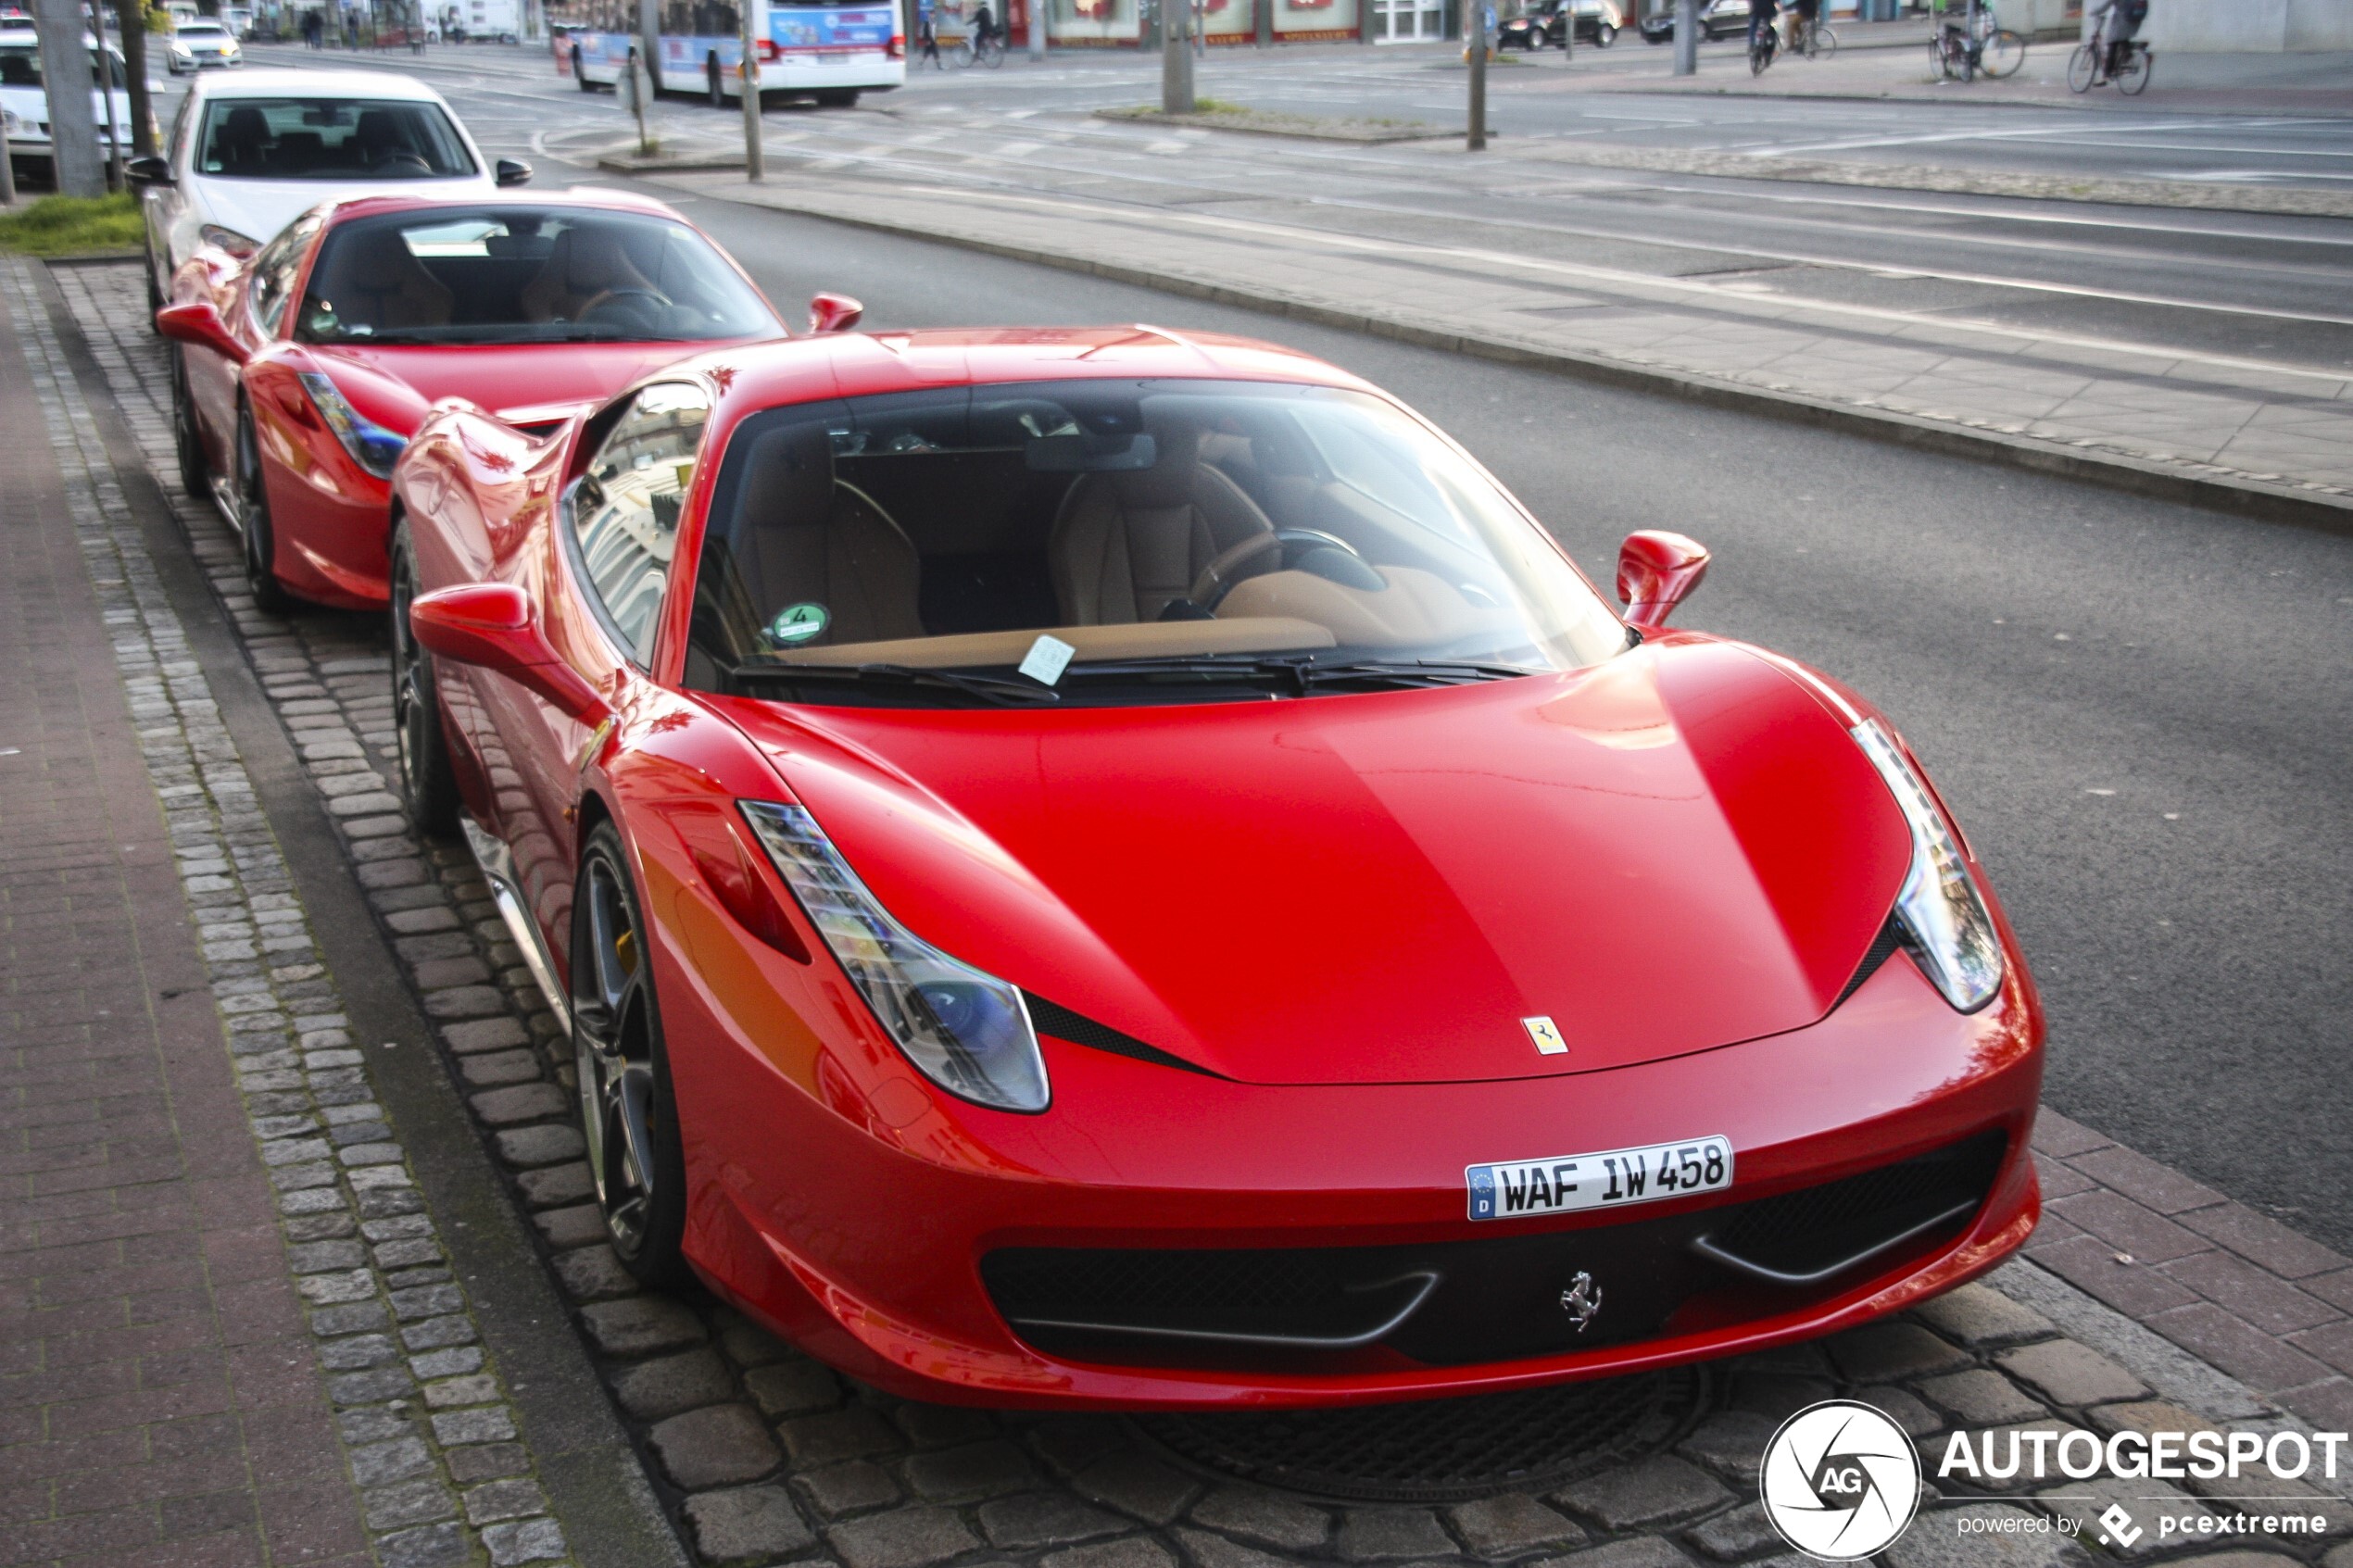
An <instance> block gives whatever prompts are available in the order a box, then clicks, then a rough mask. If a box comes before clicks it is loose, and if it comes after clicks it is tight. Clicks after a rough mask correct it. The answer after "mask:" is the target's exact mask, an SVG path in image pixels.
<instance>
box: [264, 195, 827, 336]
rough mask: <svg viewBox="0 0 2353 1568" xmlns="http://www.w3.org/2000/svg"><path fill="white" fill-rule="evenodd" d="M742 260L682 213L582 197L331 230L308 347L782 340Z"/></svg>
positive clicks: (307, 302)
mask: <svg viewBox="0 0 2353 1568" xmlns="http://www.w3.org/2000/svg"><path fill="white" fill-rule="evenodd" d="M783 335H784V329H783V328H782V327H780V326H779V325H778V324H777V321H776V319H775V317H774V314H773V313H772V312H771V311H770V310H769V309H768V307H767V306H766V305H764V304H763V303H761V298H760V296H759V295H757V294H755V293H754V292H753V291H752V288H751V285H749V283H747V282H744V281H743V279H742V277H741V276H739V275H738V274H737V273H736V270H735V269H734V268H732V267H730V266H729V265H727V263H726V261H725V260H724V259H723V258H722V257H720V255H719V253H718V252H717V251H716V250H714V249H712V248H711V244H710V242H709V241H707V240H705V239H703V238H702V236H700V235H699V234H698V233H696V232H694V231H693V230H692V229H689V228H687V227H686V225H685V224H683V223H674V222H672V221H670V220H667V219H661V218H652V217H644V216H640V215H637V214H635V213H622V212H599V211H596V210H593V209H583V208H580V207H553V208H550V207H497V208H488V209H480V210H474V211H459V212H455V213H453V212H452V211H450V210H449V209H448V208H447V207H435V208H433V209H430V210H428V211H422V212H406V213H396V214H392V215H390V216H387V217H383V218H362V219H356V220H353V221H351V222H348V223H345V224H342V225H340V226H339V227H338V228H336V230H335V231H334V232H333V233H332V234H330V235H329V236H328V237H327V241H326V244H325V245H322V246H321V249H320V252H319V262H318V265H317V266H316V267H314V268H312V269H311V272H310V287H309V292H308V293H307V294H306V295H304V296H303V303H302V314H301V315H300V317H299V318H298V319H297V325H296V338H297V339H298V340H299V341H302V342H305V343H352V342H365V343H436V344H503V343H513V344H525V343H697V342H708V341H712V340H716V339H720V338H741V337H781V336H783Z"/></svg>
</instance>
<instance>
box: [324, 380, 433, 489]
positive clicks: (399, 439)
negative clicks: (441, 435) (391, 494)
mask: <svg viewBox="0 0 2353 1568" xmlns="http://www.w3.org/2000/svg"><path fill="white" fill-rule="evenodd" d="M302 384H303V389H304V390H305V391H307V392H308V393H309V394H310V401H311V402H312V403H314V404H316V405H317V406H318V409H319V417H320V418H321V419H323V420H326V421H327V428H328V429H329V430H332V431H333V432H334V433H335V439H336V440H337V441H340V442H342V443H343V449H344V450H345V451H346V452H348V453H350V454H351V460H352V461H353V462H355V463H358V464H359V466H360V467H361V468H363V469H366V470H368V471H369V472H370V473H371V474H374V475H375V476H376V477H377V478H378V479H389V478H391V477H392V465H393V464H395V463H396V462H398V461H399V460H400V449H401V448H402V447H404V446H406V445H409V438H408V437H407V436H405V435H395V434H394V433H392V432H390V431H388V430H386V429H384V426H382V425H380V424H377V423H376V422H375V421H374V420H369V419H366V418H363V417H362V416H361V415H360V412H359V409H357V408H353V407H352V406H351V403H350V401H349V400H348V399H347V398H346V397H345V396H344V395H343V394H342V393H341V392H339V391H337V390H336V389H335V383H333V382H331V381H329V380H328V379H327V378H326V377H324V376H322V375H321V374H320V373H319V372H318V371H316V370H305V371H303V372H302Z"/></svg>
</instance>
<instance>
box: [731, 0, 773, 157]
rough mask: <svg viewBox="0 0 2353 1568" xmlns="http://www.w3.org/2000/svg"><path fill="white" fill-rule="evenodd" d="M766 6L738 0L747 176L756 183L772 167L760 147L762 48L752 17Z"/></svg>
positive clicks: (757, 1)
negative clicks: (741, 27)
mask: <svg viewBox="0 0 2353 1568" xmlns="http://www.w3.org/2000/svg"><path fill="white" fill-rule="evenodd" d="M766 8H767V7H766V6H762V5H761V3H760V0H736V15H737V16H739V17H741V18H742V19H743V34H744V72H743V82H744V178H745V179H747V180H749V181H750V182H752V183H753V184H755V185H757V184H759V183H760V182H761V181H762V180H764V179H766V178H767V177H768V169H767V166H766V165H765V163H764V162H763V161H762V160H761V150H760V49H759V46H758V40H757V39H755V38H754V37H753V36H752V23H751V19H752V16H753V14H754V13H755V12H758V11H762V10H765V9H766Z"/></svg>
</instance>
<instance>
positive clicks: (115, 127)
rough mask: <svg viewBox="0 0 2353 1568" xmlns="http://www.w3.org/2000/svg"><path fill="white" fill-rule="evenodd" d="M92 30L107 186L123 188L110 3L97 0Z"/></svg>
mask: <svg viewBox="0 0 2353 1568" xmlns="http://www.w3.org/2000/svg"><path fill="white" fill-rule="evenodd" d="M90 20H91V22H92V24H93V25H92V27H91V29H90V31H92V32H94V33H95V34H96V35H97V39H98V102H100V103H102V104H104V105H106V106H107V190H109V191H120V190H121V189H122V126H121V123H120V120H119V119H118V118H117V117H116V115H115V112H114V60H113V58H112V57H111V56H108V55H107V7H106V6H105V4H104V0H94V4H92V6H91V7H90Z"/></svg>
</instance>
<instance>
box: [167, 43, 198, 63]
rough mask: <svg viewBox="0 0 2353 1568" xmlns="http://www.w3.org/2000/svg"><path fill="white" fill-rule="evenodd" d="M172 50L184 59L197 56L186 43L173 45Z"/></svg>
mask: <svg viewBox="0 0 2353 1568" xmlns="http://www.w3.org/2000/svg"><path fill="white" fill-rule="evenodd" d="M171 52H172V53H173V54H174V55H177V56H179V57H180V58H182V59H183V60H192V59H195V55H194V54H193V53H191V52H190V51H189V48H188V46H187V45H186V44H173V45H172V46H171Z"/></svg>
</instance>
